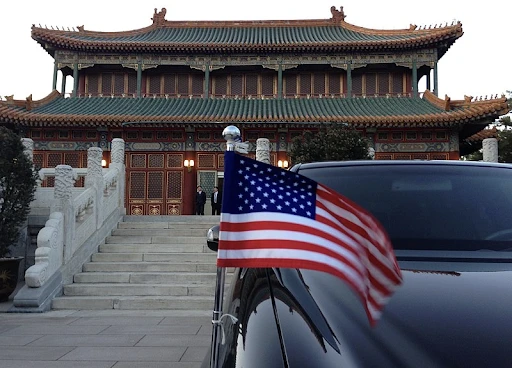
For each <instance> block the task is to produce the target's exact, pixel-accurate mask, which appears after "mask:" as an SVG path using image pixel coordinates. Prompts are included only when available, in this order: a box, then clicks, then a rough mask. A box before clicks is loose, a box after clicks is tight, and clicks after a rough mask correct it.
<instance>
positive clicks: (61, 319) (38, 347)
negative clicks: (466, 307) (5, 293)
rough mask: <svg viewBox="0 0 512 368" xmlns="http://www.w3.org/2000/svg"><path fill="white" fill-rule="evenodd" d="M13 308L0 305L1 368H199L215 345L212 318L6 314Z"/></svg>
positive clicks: (118, 313) (163, 314)
mask: <svg viewBox="0 0 512 368" xmlns="http://www.w3.org/2000/svg"><path fill="white" fill-rule="evenodd" d="M11 305H12V301H9V302H6V303H0V368H28V367H31V368H32V367H37V368H174V367H176V368H196V367H199V366H200V365H201V362H202V360H203V358H204V356H205V354H206V352H207V350H208V347H209V345H210V342H211V332H212V324H211V319H212V313H211V312H205V311H147V310H146V311H144V310H138V311H117V310H101V311H91V310H61V311H50V312H46V313H6V311H7V310H8V309H9V308H10V306H11ZM212 308H213V303H212Z"/></svg>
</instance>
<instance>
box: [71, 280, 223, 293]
mask: <svg viewBox="0 0 512 368" xmlns="http://www.w3.org/2000/svg"><path fill="white" fill-rule="evenodd" d="M214 289H215V286H214V283H213V282H210V284H201V283H198V284H194V283H186V284H174V285H167V284H166V285H162V284H76V283H75V284H70V285H64V295H70V296H150V295H151V296H159V295H164V296H185V295H188V296H198V295H202V296H208V295H210V296H211V295H213V293H214Z"/></svg>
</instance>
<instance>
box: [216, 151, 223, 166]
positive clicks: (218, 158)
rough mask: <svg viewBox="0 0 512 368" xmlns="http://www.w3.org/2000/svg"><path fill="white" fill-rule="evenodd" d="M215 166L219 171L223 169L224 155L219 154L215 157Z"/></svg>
mask: <svg viewBox="0 0 512 368" xmlns="http://www.w3.org/2000/svg"><path fill="white" fill-rule="evenodd" d="M217 164H218V166H217V167H218V168H219V169H223V168H224V154H220V155H218V156H217Z"/></svg>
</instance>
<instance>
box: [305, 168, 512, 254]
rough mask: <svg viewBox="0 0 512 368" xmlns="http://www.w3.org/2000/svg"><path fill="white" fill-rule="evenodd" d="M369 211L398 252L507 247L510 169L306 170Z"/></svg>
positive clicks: (510, 241) (511, 214)
mask: <svg viewBox="0 0 512 368" xmlns="http://www.w3.org/2000/svg"><path fill="white" fill-rule="evenodd" d="M299 173H300V174H302V175H305V176H307V177H310V178H312V179H314V180H316V181H318V182H320V183H323V184H325V185H327V186H329V187H330V188H332V189H334V190H336V191H338V192H339V193H341V194H343V195H345V196H347V197H348V198H350V199H352V200H353V201H354V202H356V203H358V204H359V205H361V206H362V207H364V208H366V209H367V210H369V211H370V212H371V213H372V214H373V215H374V216H375V217H377V218H378V219H379V221H380V222H381V223H382V224H383V226H384V227H385V228H386V230H387V232H388V234H389V236H390V238H391V240H392V243H393V246H394V247H395V248H398V249H453V250H477V249H492V250H506V249H509V248H511V247H512V222H511V219H512V169H504V168H495V167H481V166H457V165H412V164H411V165H361V166H334V167H321V168H307V169H304V170H300V171H299Z"/></svg>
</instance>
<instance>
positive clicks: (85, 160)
mask: <svg viewBox="0 0 512 368" xmlns="http://www.w3.org/2000/svg"><path fill="white" fill-rule="evenodd" d="M81 161H82V166H80V167H87V153H85V152H84V153H83V154H82V155H81Z"/></svg>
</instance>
